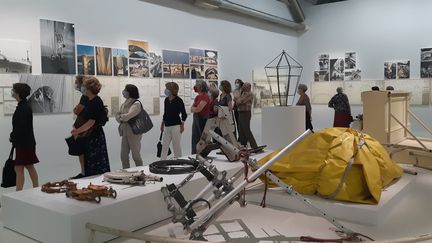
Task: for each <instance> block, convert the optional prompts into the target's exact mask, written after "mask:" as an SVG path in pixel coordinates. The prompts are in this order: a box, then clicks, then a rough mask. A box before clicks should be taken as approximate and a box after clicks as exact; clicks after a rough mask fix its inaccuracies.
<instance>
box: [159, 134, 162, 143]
mask: <svg viewBox="0 0 432 243" xmlns="http://www.w3.org/2000/svg"><path fill="white" fill-rule="evenodd" d="M162 135H163V132H162V131H161V133H160V136H159V142H160V141H162Z"/></svg>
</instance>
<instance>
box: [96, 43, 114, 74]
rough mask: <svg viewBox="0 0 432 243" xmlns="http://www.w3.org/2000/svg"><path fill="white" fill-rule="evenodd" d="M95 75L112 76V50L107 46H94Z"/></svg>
mask: <svg viewBox="0 0 432 243" xmlns="http://www.w3.org/2000/svg"><path fill="white" fill-rule="evenodd" d="M96 71H97V75H102V76H112V50H111V48H107V47H96Z"/></svg>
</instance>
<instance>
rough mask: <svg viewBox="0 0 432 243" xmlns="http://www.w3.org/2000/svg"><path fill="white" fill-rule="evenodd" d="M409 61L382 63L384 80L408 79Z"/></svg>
mask: <svg viewBox="0 0 432 243" xmlns="http://www.w3.org/2000/svg"><path fill="white" fill-rule="evenodd" d="M409 78H410V61H398V62H384V79H409Z"/></svg>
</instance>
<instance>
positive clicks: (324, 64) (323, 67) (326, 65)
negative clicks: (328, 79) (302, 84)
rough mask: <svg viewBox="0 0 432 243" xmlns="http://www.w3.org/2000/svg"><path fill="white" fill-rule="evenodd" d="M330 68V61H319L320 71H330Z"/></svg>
mask: <svg viewBox="0 0 432 243" xmlns="http://www.w3.org/2000/svg"><path fill="white" fill-rule="evenodd" d="M329 68H330V60H329V59H319V69H320V71H328V70H329Z"/></svg>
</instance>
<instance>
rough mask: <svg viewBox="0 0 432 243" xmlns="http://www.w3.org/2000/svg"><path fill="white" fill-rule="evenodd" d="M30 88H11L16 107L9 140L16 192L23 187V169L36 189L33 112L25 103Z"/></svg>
mask: <svg viewBox="0 0 432 243" xmlns="http://www.w3.org/2000/svg"><path fill="white" fill-rule="evenodd" d="M30 90H31V89H30V86H28V85H27V84H23V83H15V84H14V85H13V88H12V94H11V95H12V97H14V98H15V99H16V101H18V106H17V107H16V110H15V112H14V114H13V117H12V132H11V134H10V138H9V140H10V141H11V142H12V145H13V147H14V148H15V153H16V154H15V172H16V190H17V191H21V190H22V189H23V187H24V168H26V169H27V171H28V172H29V174H30V178H31V181H32V184H33V187H38V186H39V182H38V174H37V172H36V169H35V168H34V164H36V163H38V162H39V159H38V158H37V156H36V140H35V137H34V132H33V111H32V109H31V107H30V105H29V104H28V102H27V96H29V95H30Z"/></svg>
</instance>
